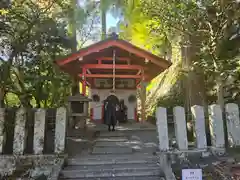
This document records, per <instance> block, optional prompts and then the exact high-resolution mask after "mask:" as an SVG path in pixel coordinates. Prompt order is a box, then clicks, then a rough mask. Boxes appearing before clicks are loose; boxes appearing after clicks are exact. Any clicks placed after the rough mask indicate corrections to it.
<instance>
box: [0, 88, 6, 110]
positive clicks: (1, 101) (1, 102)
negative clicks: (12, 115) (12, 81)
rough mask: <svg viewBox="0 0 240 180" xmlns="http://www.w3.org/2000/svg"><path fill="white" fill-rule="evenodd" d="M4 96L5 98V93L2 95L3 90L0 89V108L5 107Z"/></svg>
mask: <svg viewBox="0 0 240 180" xmlns="http://www.w3.org/2000/svg"><path fill="white" fill-rule="evenodd" d="M4 96H5V93H4V91H3V89H2V88H0V108H4V107H5V104H4Z"/></svg>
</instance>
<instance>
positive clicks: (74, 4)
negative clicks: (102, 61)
mask: <svg viewBox="0 0 240 180" xmlns="http://www.w3.org/2000/svg"><path fill="white" fill-rule="evenodd" d="M76 8H77V0H72V17H70V18H71V19H70V23H71V27H72V29H71V32H72V46H71V52H72V53H75V52H77V28H76V19H75V14H76ZM77 93H79V81H78V80H77V79H75V78H74V80H73V85H72V95H75V94H77Z"/></svg>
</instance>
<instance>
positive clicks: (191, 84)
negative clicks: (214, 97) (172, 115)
mask: <svg viewBox="0 0 240 180" xmlns="http://www.w3.org/2000/svg"><path fill="white" fill-rule="evenodd" d="M193 38H194V37H188V40H187V43H185V44H183V46H182V58H183V67H184V69H185V70H186V72H187V75H186V78H185V80H184V81H185V82H184V86H185V87H184V91H185V99H186V103H185V104H186V106H187V107H188V108H187V109H189V107H191V106H194V105H201V106H204V105H205V104H206V103H205V101H206V95H205V84H204V74H203V71H202V69H201V68H200V67H195V68H193V63H194V62H196V61H197V56H196V54H197V53H198V51H199V48H197V45H196V43H195V42H194V41H193V40H192V39H193ZM195 38H196V37H195ZM185 42H186V40H185Z"/></svg>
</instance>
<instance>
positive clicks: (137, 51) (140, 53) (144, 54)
mask: <svg viewBox="0 0 240 180" xmlns="http://www.w3.org/2000/svg"><path fill="white" fill-rule="evenodd" d="M112 44H113V46H117V47H119V48H121V49H124V50H126V51H128V52H131V53H133V54H136V55H137V56H139V57H142V58H144V59H148V60H149V61H150V62H152V63H154V64H156V65H158V66H160V67H163V68H165V69H166V68H168V67H169V66H170V65H169V63H168V62H167V61H159V60H157V58H155V57H154V55H153V54H151V53H150V52H147V51H145V50H141V49H140V48H136V47H134V46H133V45H130V46H129V45H128V46H127V45H125V44H124V43H121V42H119V41H114V42H112ZM158 58H159V57H158ZM159 59H160V58H159Z"/></svg>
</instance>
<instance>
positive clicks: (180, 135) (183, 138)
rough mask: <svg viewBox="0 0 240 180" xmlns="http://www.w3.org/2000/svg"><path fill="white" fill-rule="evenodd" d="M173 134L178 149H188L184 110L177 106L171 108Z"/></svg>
mask: <svg viewBox="0 0 240 180" xmlns="http://www.w3.org/2000/svg"><path fill="white" fill-rule="evenodd" d="M173 118H174V126H175V128H174V129H175V136H176V139H177V144H178V148H179V150H188V139H187V128H186V117H185V110H184V108H183V107H180V106H177V107H174V108H173Z"/></svg>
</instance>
